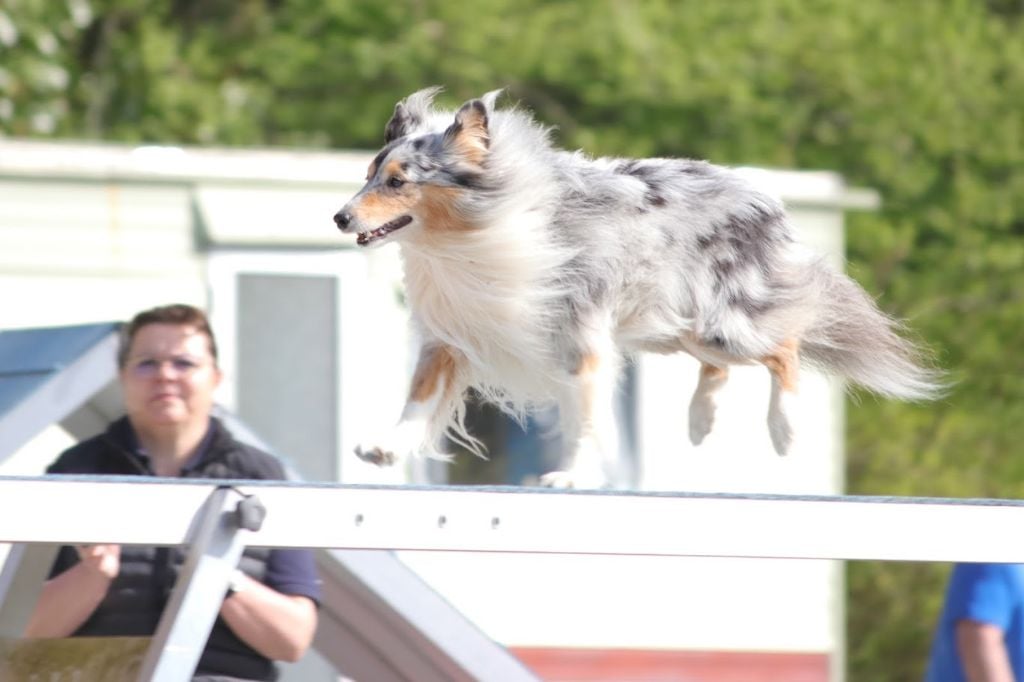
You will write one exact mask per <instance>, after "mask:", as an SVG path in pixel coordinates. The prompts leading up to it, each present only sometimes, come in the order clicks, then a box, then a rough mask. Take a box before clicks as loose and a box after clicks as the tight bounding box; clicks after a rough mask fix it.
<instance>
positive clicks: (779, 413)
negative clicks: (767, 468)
mask: <svg viewBox="0 0 1024 682" xmlns="http://www.w3.org/2000/svg"><path fill="white" fill-rule="evenodd" d="M761 364H763V365H764V366H765V367H767V368H768V371H769V372H771V375H772V394H771V400H770V401H769V403H768V433H769V434H770V435H771V438H772V445H773V446H774V447H775V452H777V453H779V454H780V455H785V454H786V453H788V452H789V447H790V445H792V444H793V427H792V424H791V423H790V413H791V412H792V408H793V403H794V402H795V400H796V390H797V383H798V379H799V373H800V354H799V345H798V343H797V341H796V340H790V341H786V342H785V343H783V344H782V345H780V346H779V347H778V348H777V349H776V350H775V352H774V353H772V354H770V355H766V356H765V357H763V358H761Z"/></svg>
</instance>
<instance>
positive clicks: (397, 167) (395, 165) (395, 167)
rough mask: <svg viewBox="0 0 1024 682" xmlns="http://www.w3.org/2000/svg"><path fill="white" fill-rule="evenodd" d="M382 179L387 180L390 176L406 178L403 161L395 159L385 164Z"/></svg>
mask: <svg viewBox="0 0 1024 682" xmlns="http://www.w3.org/2000/svg"><path fill="white" fill-rule="evenodd" d="M381 173H382V175H381V179H382V180H384V181H387V180H388V178H392V177H399V178H402V179H403V180H404V179H405V173H404V172H403V171H402V163H401V162H400V161H396V160H394V159H392V160H390V161H388V162H387V163H385V164H384V170H383V171H381Z"/></svg>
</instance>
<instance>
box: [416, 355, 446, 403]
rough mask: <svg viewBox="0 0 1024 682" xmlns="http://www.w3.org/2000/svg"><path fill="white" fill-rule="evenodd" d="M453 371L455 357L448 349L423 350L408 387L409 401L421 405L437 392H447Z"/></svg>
mask: <svg viewBox="0 0 1024 682" xmlns="http://www.w3.org/2000/svg"><path fill="white" fill-rule="evenodd" d="M455 369H456V366H455V356H453V355H452V352H451V350H449V349H448V348H446V347H444V346H430V347H427V348H423V349H422V350H421V351H420V358H419V361H418V362H417V363H416V372H415V374H414V375H413V378H412V385H411V386H410V387H409V400H410V401H413V402H420V403H422V402H426V401H428V400H429V399H430V398H431V397H433V396H435V395H437V393H438V391H439V390H443V391H448V390H449V389H450V388H451V386H452V385H453V382H452V377H454V376H455Z"/></svg>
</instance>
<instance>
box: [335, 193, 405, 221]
mask: <svg viewBox="0 0 1024 682" xmlns="http://www.w3.org/2000/svg"><path fill="white" fill-rule="evenodd" d="M414 205H415V201H412V200H410V197H408V196H406V195H394V196H385V195H383V194H381V193H379V192H370V193H367V194H365V195H363V198H362V199H361V200H360V201H359V203H358V204H356V205H355V206H353V207H352V209H351V210H352V214H353V215H355V216H356V217H357V218H358V219H359V220H360V221H362V222H365V223H367V224H369V225H383V224H384V223H386V222H388V221H390V220H394V219H395V218H397V217H398V216H401V215H405V214H406V213H408V212H409V210H410V209H411V208H412V207H413V206H414Z"/></svg>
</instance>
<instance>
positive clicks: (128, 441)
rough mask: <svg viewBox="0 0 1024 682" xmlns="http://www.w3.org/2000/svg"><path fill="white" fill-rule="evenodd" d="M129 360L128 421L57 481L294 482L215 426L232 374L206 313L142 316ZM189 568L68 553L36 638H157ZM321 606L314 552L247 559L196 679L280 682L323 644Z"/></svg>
mask: <svg viewBox="0 0 1024 682" xmlns="http://www.w3.org/2000/svg"><path fill="white" fill-rule="evenodd" d="M117 360H118V367H119V375H118V376H119V381H120V384H121V388H122V391H123V394H124V404H125V408H126V412H127V414H126V416H124V417H122V418H121V419H119V420H117V421H115V422H114V423H113V424H111V425H110V426H109V428H108V429H107V430H106V432H104V433H103V434H100V435H99V436H96V437H94V438H91V439H89V440H86V441H83V442H81V443H79V444H78V445H76V446H74V447H72V448H70V449H68V450H66V451H65V452H64V453H63V454H61V456H60V457H59V458H58V459H57V460H56V461H55V462H54V463H53V464H52V465H51V466H50V467H49V468H48V469H47V473H53V474H116V475H126V474H128V475H131V474H135V475H143V476H170V477H181V478H234V479H279V478H283V477H284V476H283V470H282V468H281V466H280V464H279V463H278V462H277V461H276V460H275V459H274V458H273V457H271V456H270V455H268V454H266V453H264V452H262V451H260V450H257V449H256V448H253V447H250V446H248V445H245V444H243V443H240V442H238V441H236V440H235V439H234V438H232V436H231V435H230V433H228V431H227V429H226V428H225V427H224V426H223V424H221V423H220V422H219V421H218V420H217V419H216V418H214V417H212V416H211V411H212V409H213V394H214V391H215V389H216V388H217V386H218V385H219V384H220V381H221V371H220V369H219V368H218V366H217V345H216V342H215V340H214V337H213V332H212V330H211V329H210V325H209V321H208V320H207V318H206V315H205V314H204V313H203V312H202V311H201V310H198V309H196V308H193V307H192V306H187V305H169V306H162V307H158V308H153V309H151V310H147V311H144V312H141V313H139V314H138V315H136V316H135V318H134V319H132V321H131V322H130V323H129V324H128V325H127V326H126V327H125V328H124V330H123V333H122V337H121V344H120V347H119V349H118V357H117ZM134 511H135V512H137V513H145V510H134ZM158 512H159V510H152V513H158ZM183 561H184V554H183V552H182V550H181V549H178V548H157V547H124V548H122V547H120V546H118V545H92V546H89V547H78V548H70V547H64V548H62V549H61V552H60V554H59V555H58V558H57V561H56V563H55V565H54V569H53V572H52V573H51V576H52V577H51V579H50V580H49V581H48V582H47V583H46V585H45V586H44V588H43V592H42V595H41V597H40V599H39V602H38V604H37V605H36V608H35V611H34V613H33V615H32V618H31V620H30V622H29V625H28V628H27V629H26V635H27V636H29V637H67V636H76V635H78V636H84V635H89V636H148V635H152V634H153V633H154V632H155V630H156V626H157V623H158V621H159V618H160V614H161V612H162V611H163V608H164V606H165V605H166V602H167V597H168V596H169V594H170V591H171V589H172V588H173V587H174V581H175V579H176V577H177V572H178V570H179V569H180V567H181V564H182V562H183ZM319 598H320V590H319V583H318V581H317V578H316V572H315V567H314V562H313V558H312V555H311V553H310V552H308V551H306V550H259V549H247V550H246V551H245V554H244V555H243V557H242V560H241V562H240V564H239V571H236V573H235V576H234V578H233V579H232V581H231V589H229V591H228V595H227V597H225V599H224V602H223V604H222V605H221V607H220V612H219V616H218V618H217V621H216V623H215V624H214V627H213V630H212V631H211V633H210V638H209V640H208V641H207V645H206V648H205V649H204V651H203V654H202V656H201V658H200V661H199V664H198V668H197V670H196V675H197V677H196V678H195V679H197V680H201V679H203V676H217V678H216V679H218V680H220V679H225V678H227V679H238V680H273V679H276V677H277V670H276V668H275V666H274V664H273V662H272V661H273V660H285V661H295V660H297V659H299V658H300V657H301V656H302V654H303V653H304V652H305V651H306V649H307V648H308V647H309V645H310V643H311V642H312V639H313V634H314V632H315V630H316V623H317V614H316V605H317V601H318V600H319Z"/></svg>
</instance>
